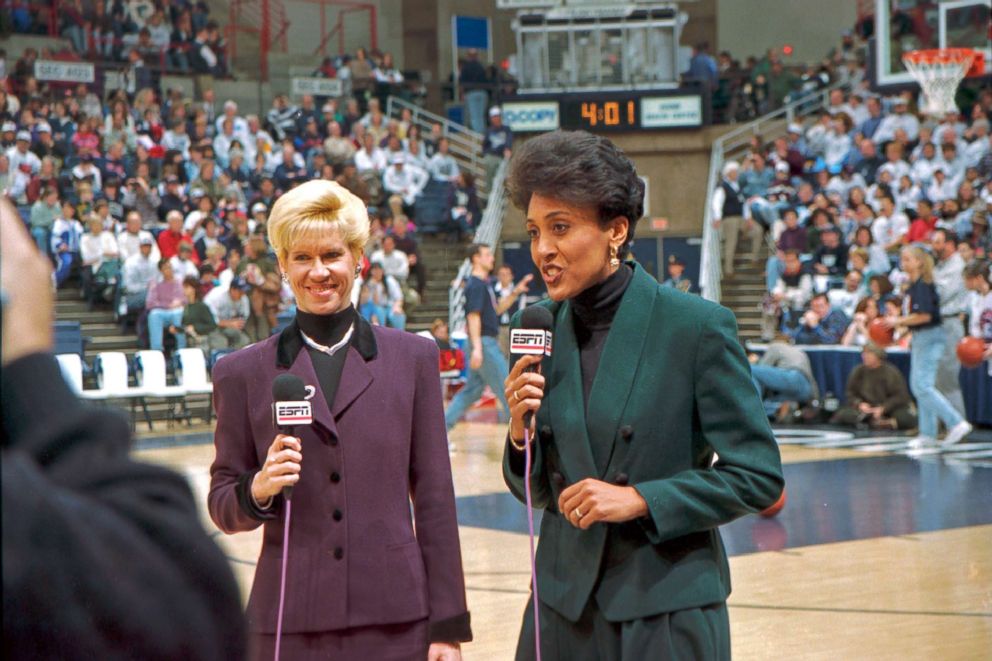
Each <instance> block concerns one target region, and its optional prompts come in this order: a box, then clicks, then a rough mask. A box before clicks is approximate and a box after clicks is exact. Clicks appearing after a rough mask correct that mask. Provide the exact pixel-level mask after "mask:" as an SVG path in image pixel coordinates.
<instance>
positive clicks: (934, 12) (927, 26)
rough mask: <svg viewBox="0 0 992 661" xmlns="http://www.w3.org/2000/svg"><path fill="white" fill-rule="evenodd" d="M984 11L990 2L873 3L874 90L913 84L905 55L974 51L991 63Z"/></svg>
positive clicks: (887, 0)
mask: <svg viewBox="0 0 992 661" xmlns="http://www.w3.org/2000/svg"><path fill="white" fill-rule="evenodd" d="M990 10H992V0H875V37H876V38H875V43H874V49H875V50H874V52H873V53H872V55H873V59H874V62H875V86H876V87H886V86H895V85H913V84H915V83H916V81H915V80H914V79H913V77H912V75H910V73H909V72H908V71H906V68H905V66H903V63H902V55H903V53H905V52H907V51H913V50H924V49H930V48H974V49H976V50H980V51H982V52H984V53H985V62H986V63H989V62H992V45H990V43H992V42H990V35H992V32H990V30H992V23H990V20H989V18H990ZM987 66H988V65H987Z"/></svg>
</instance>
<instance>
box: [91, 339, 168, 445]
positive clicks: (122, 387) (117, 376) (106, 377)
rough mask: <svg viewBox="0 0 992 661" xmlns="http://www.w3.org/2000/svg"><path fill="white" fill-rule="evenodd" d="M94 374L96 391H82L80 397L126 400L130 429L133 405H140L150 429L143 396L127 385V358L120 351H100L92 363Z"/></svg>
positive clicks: (137, 390) (132, 418) (133, 420)
mask: <svg viewBox="0 0 992 661" xmlns="http://www.w3.org/2000/svg"><path fill="white" fill-rule="evenodd" d="M93 370H94V373H95V374H96V386H97V387H96V390H83V391H82V392H80V393H79V394H80V397H82V398H84V399H92V400H101V401H106V400H112V399H124V400H128V402H129V403H130V408H131V428H132V429H133V428H134V426H135V412H134V405H135V403H136V402H137V403H140V404H141V408H142V411H143V412H144V414H145V422H147V423H148V429H151V428H152V419H151V415H150V414H149V413H148V406H147V404H145V400H144V394H143V392H142V390H141V389H140V388H132V387H131V386H130V385H129V384H128V367H127V356H125V355H124V354H123V353H121V352H120V351H101V352H100V353H98V354H97V355H96V359H95V360H94V361H93Z"/></svg>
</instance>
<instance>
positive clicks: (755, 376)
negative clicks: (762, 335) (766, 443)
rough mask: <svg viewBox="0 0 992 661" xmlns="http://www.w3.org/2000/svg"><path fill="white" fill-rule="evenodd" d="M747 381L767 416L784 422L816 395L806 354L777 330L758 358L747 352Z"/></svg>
mask: <svg viewBox="0 0 992 661" xmlns="http://www.w3.org/2000/svg"><path fill="white" fill-rule="evenodd" d="M748 358H749V360H750V361H751V380H752V381H753V382H754V387H755V388H756V389H757V390H758V395H759V396H760V397H761V402H762V404H763V405H764V407H765V413H767V414H768V417H774V418H775V419H776V420H777V421H778V422H784V421H786V420H787V419H788V418H789V415H790V413H791V412H792V411H795V410H797V409H798V408H799V407H800V406H802V405H803V404H806V403H808V402H811V401H813V400H814V399H817V398H818V397H819V389H818V388H817V385H816V379H814V378H813V370H812V368H811V367H810V364H809V356H807V355H806V354H805V353H804V352H803V350H802V349H799V348H798V347H795V346H793V345H792V339H791V338H790V337H789V336H788V335H786V334H785V333H779V334H778V335H777V336H776V337H775V340H774V341H773V342H772V343H771V344H769V345H768V348H767V349H766V350H765V353H764V355H763V356H761V357H760V358H759V357H758V355H757V354H751V355H750V356H749V357H748Z"/></svg>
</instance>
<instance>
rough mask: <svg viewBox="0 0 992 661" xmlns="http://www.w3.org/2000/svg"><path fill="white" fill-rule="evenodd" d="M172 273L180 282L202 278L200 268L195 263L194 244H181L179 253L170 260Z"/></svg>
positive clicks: (185, 242) (186, 242) (184, 242)
mask: <svg viewBox="0 0 992 661" xmlns="http://www.w3.org/2000/svg"><path fill="white" fill-rule="evenodd" d="M169 263H170V264H172V272H173V273H174V274H175V276H176V278H178V279H179V280H180V281H182V280H185V279H186V278H195V279H199V278H200V268H199V267H198V266H197V265H196V262H194V261H193V244H192V243H189V242H188V241H183V242H182V243H180V244H179V252H178V253H176V254H175V255H173V256H172V259H170V260H169Z"/></svg>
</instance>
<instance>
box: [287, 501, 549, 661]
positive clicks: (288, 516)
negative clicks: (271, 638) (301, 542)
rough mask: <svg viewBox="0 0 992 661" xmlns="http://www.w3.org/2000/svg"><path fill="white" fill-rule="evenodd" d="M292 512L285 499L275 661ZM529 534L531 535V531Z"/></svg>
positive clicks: (291, 505) (291, 502)
mask: <svg viewBox="0 0 992 661" xmlns="http://www.w3.org/2000/svg"><path fill="white" fill-rule="evenodd" d="M292 511H293V501H292V500H288V499H287V500H286V520H285V522H284V523H283V531H282V576H281V577H280V579H279V619H278V620H276V656H275V661H279V646H280V644H281V643H282V611H283V607H284V606H285V605H286V564H287V561H288V560H289V519H290V514H291V513H292ZM531 534H532V535H533V531H532V533H531ZM532 543H533V542H532ZM539 656H540V655H539Z"/></svg>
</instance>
